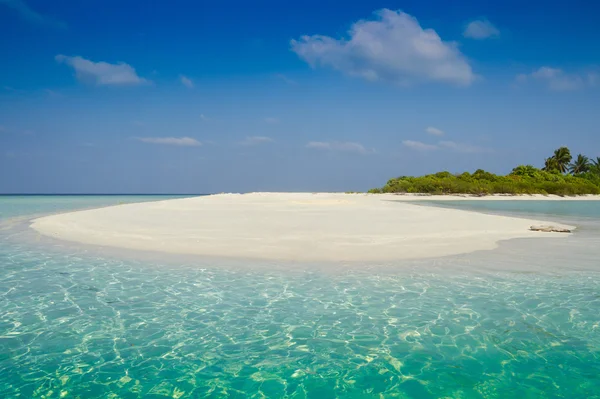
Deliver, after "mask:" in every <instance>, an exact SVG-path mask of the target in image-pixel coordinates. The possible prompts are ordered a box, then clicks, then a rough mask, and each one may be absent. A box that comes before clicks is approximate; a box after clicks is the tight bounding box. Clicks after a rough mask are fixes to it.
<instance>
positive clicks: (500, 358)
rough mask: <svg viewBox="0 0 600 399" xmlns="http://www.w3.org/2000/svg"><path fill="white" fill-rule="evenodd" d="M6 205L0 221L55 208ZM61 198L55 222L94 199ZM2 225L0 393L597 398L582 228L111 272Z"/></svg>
mask: <svg viewBox="0 0 600 399" xmlns="http://www.w3.org/2000/svg"><path fill="white" fill-rule="evenodd" d="M138 199H139V198H138ZM148 199H154V198H148ZM2 200H3V199H2V198H0V215H3V218H6V216H4V215H10V216H11V217H14V216H19V215H30V214H38V213H40V212H49V211H55V210H56V209H59V208H57V206H62V205H60V204H59V205H57V204H56V203H55V202H54V199H53V198H52V197H45V198H38V199H35V198H27V200H26V201H23V202H22V203H18V202H17V203H16V204H14V203H12V205H11V208H10V210H8V209H5V208H6V207H4V208H3V206H4V205H3V201H2ZM72 201H74V202H71V203H70V204H68V205H66V206H65V207H63V208H61V209H63V210H64V209H73V208H84V207H88V206H89V205H91V206H101V205H105V204H106V203H104V202H102V201H105V199H98V198H93V197H92V198H77V199H73V200H72ZM94 201H95V202H94ZM108 201H112V203H115V202H116V203H118V202H120V200H119V198H116V197H115V198H110V199H109V200H108ZM528 204H529V203H528ZM572 204H573V205H569V204H566V205H565V206H567V207H570V206H575V207H577V206H579V205H577V204H579V202H577V203H574V202H573V203H572ZM528 206H530V205H528ZM540 209H542V208H541V205H540ZM488 210H489V211H494V209H488ZM528 212H533V213H535V209H533V211H532V210H531V209H529V210H528ZM573 212H575V211H573ZM576 212H579V210H577V211H576ZM576 216H577V222H578V223H580V222H583V221H585V224H586V226H595V225H596V226H597V225H598V223H600V218H597V216H595V215H593V214H590V215H589V216H588V215H586V214H585V213H584V214H577V215H576ZM561 217H566V218H567V219H568V218H569V215H561ZM5 225H6V226H8V227H7V228H6V229H4V230H3V231H1V232H0V238H1V240H0V397H3V398H4V397H6V398H11V397H23V398H30V397H40V398H41V397H46V398H60V397H65V398H71V397H72V398H76V397H81V398H142V397H144V398H200V397H214V398H217V397H239V398H246V397H255V398H262V397H268V398H283V397H289V398H335V397H340V398H346V397H349V398H381V397H399V398H440V397H447V398H509V397H523V398H540V397H548V398H560V397H564V398H593V397H599V392H600V391H599V390H598V389H599V387H600V377H599V376H600V311H599V310H600V283H599V279H598V278H599V277H600V273H599V271H600V264H599V263H600V262H598V259H599V255H600V235H597V234H596V232H595V230H594V229H587V230H583V231H579V232H578V233H577V234H574V235H573V236H572V237H568V238H565V239H541V240H518V241H510V242H505V243H503V244H502V245H501V247H500V248H499V249H498V250H494V251H485V252H478V253H474V254H468V255H462V256H456V257H449V258H443V259H435V260H419V261H405V262H402V263H398V264H386V265H375V264H366V265H353V266H352V267H348V268H336V269H331V268H321V269H320V268H319V267H315V265H298V264H295V265H284V264H279V265H276V266H278V267H277V268H275V267H270V266H274V265H264V264H260V263H256V262H255V263H243V262H240V261H237V262H233V261H219V262H216V261H209V260H196V261H193V262H192V261H185V262H183V261H182V262H181V264H177V262H163V261H162V260H160V259H154V260H145V261H136V260H131V259H128V260H120V259H118V258H115V257H113V256H100V255H98V254H97V253H93V252H87V251H75V250H70V251H56V250H55V249H53V248H49V247H47V246H46V244H44V243H37V244H36V243H35V242H32V241H31V240H29V239H27V240H26V239H21V235H24V234H26V232H25V231H22V230H19V229H18V228H16V227H14V226H13V225H12V224H10V223H8V224H6V223H5Z"/></svg>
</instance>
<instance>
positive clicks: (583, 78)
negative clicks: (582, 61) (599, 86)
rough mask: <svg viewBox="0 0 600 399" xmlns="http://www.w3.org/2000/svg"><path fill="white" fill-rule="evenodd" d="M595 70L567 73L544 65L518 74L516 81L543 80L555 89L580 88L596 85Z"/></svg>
mask: <svg viewBox="0 0 600 399" xmlns="http://www.w3.org/2000/svg"><path fill="white" fill-rule="evenodd" d="M596 76H597V75H595V73H594V72H590V73H588V74H587V75H586V74H579V73H566V72H565V71H563V70H562V69H560V68H552V67H548V66H543V67H541V68H539V69H536V70H535V71H533V72H531V73H527V74H525V73H522V74H519V75H517V77H516V79H515V80H516V82H517V83H519V84H525V83H527V82H530V81H535V82H541V83H543V84H544V85H546V86H547V87H548V89H550V90H553V91H572V90H579V89H582V88H584V87H586V86H595V84H596Z"/></svg>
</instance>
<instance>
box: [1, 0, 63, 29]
mask: <svg viewBox="0 0 600 399" xmlns="http://www.w3.org/2000/svg"><path fill="white" fill-rule="evenodd" d="M0 4H4V5H6V6H7V7H10V8H12V9H13V10H15V11H16V12H17V13H18V14H19V16H20V17H21V18H22V19H24V20H25V21H28V22H31V23H34V24H39V25H46V26H52V27H54V28H60V29H66V27H67V25H66V24H65V23H64V22H63V21H60V20H58V19H56V18H53V17H51V16H48V15H42V14H40V13H39V12H37V11H35V10H33V9H32V8H31V7H29V6H28V5H27V3H26V2H25V1H24V0H0Z"/></svg>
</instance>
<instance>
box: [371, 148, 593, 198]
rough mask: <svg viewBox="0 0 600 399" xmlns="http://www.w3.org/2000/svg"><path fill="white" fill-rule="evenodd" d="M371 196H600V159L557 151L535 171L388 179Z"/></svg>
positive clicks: (523, 168)
mask: <svg viewBox="0 0 600 399" xmlns="http://www.w3.org/2000/svg"><path fill="white" fill-rule="evenodd" d="M369 192H370V193H424V194H440V195H443V194H473V195H488V194H544V195H546V194H554V195H561V196H564V195H584V194H600V157H596V158H595V159H593V160H591V159H590V158H588V157H586V156H585V155H582V154H579V155H577V157H575V159H573V156H572V155H571V151H570V150H569V149H568V148H567V147H560V148H558V149H557V150H556V151H554V153H553V154H552V156H550V157H548V158H546V159H545V161H544V167H543V168H541V169H538V168H536V167H534V166H532V165H519V166H517V167H515V168H514V169H513V170H512V171H511V172H510V173H509V174H508V175H505V176H504V175H496V174H493V173H490V172H486V171H485V170H482V169H478V170H476V171H475V172H474V173H469V172H464V173H461V174H452V173H450V172H438V173H435V174H430V175H425V176H419V177H413V176H401V177H397V178H394V179H390V180H389V181H388V182H387V183H386V185H385V186H383V187H381V188H376V189H373V190H370V191H369Z"/></svg>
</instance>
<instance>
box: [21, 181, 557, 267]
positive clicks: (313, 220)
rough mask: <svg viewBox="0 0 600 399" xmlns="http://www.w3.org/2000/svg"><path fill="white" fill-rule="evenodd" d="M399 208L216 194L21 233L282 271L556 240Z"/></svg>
mask: <svg viewBox="0 0 600 399" xmlns="http://www.w3.org/2000/svg"><path fill="white" fill-rule="evenodd" d="M458 198H460V197H458ZM403 199H405V200H406V199H408V200H409V201H412V200H414V199H415V198H411V197H410V196H395V195H364V194H308V193H254V194H243V195H242V194H220V195H212V196H205V197H194V198H184V199H173V200H166V201H159V202H146V203H135V204H124V205H117V206H111V207H106V208H99V209H92V210H85V211H78V212H71V213H65V214H58V215H52V216H46V217H42V218H39V219H35V220H34V221H33V222H32V225H31V227H32V228H33V229H35V230H36V231H38V232H39V233H41V234H43V235H46V236H50V237H54V238H57V239H62V240H67V241H72V242H78V243H84V244H92V245H99V246H108V247H116V248H125V249H134V250H143V251H159V252H165V253H177V254H188V255H190V254H191V255H199V256H217V257H235V258H252V259H270V260H292V261H390V260H398V259H412V258H427V257H439V256H446V255H454V254H461V253H467V252H472V251H477V250H486V249H493V248H495V247H496V246H497V245H498V242H499V241H501V240H507V239H512V238H527V237H564V236H565V235H564V234H557V233H543V232H533V231H529V227H530V226H531V225H540V224H545V223H546V222H544V221H539V220H530V219H521V218H513V217H505V216H497V215H486V214H481V213H476V212H468V211H463V210H454V209H442V208H434V207H425V206H418V205H415V204H412V203H409V202H406V201H404V200H403ZM429 199H431V197H429ZM565 227H569V226H565Z"/></svg>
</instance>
